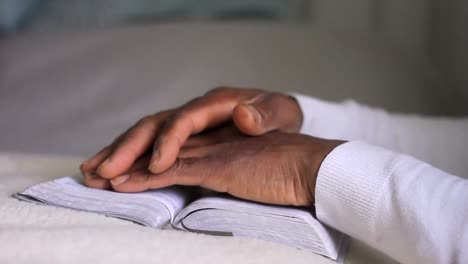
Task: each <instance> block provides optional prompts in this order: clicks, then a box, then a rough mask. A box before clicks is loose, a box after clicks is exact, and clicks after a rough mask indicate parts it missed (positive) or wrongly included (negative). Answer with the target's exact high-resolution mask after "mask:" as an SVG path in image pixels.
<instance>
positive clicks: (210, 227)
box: [14, 177, 347, 261]
mask: <svg viewBox="0 0 468 264" xmlns="http://www.w3.org/2000/svg"><path fill="white" fill-rule="evenodd" d="M14 196H15V197H16V198H18V199H20V200H23V201H29V202H35V203H41V204H48V205H54V206H60V207H66V208H72V209H77V210H82V211H88V212H95V213H99V214H104V215H107V216H112V217H118V218H122V219H126V220H130V221H133V222H136V223H139V224H142V225H145V226H149V227H154V228H163V229H167V228H175V229H181V230H186V231H190V232H201V233H206V234H212V235H229V236H236V237H249V238H256V239H262V240H267V241H272V242H277V243H281V244H286V245H289V246H292V247H295V248H299V249H304V250H309V251H312V252H314V253H317V254H321V255H324V256H326V257H329V258H331V259H334V260H338V261H342V256H343V254H344V251H345V248H346V242H347V239H346V237H345V236H344V235H343V234H341V233H339V232H337V231H335V230H333V229H331V228H328V227H326V226H324V225H322V224H321V223H320V222H318V221H317V220H316V219H315V218H314V217H313V216H312V214H311V213H310V212H309V210H306V209H302V208H295V207H286V206H273V205H265V204H259V203H253V202H247V201H245V200H241V199H237V198H234V197H232V196H227V195H209V196H199V197H196V196H195V197H194V195H193V194H190V192H189V191H187V189H186V188H184V187H181V186H174V187H169V188H164V189H160V190H151V191H146V192H141V193H117V192H113V191H106V190H98V189H92V188H88V187H86V186H84V185H82V184H81V183H80V181H79V180H77V179H75V178H72V177H65V178H60V179H57V180H54V181H50V182H45V183H41V184H38V185H35V186H32V187H29V188H28V189H26V190H25V191H23V192H21V193H18V194H15V195H14Z"/></svg>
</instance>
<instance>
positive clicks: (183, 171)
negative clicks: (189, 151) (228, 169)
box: [112, 158, 209, 192]
mask: <svg viewBox="0 0 468 264" xmlns="http://www.w3.org/2000/svg"><path fill="white" fill-rule="evenodd" d="M207 161H208V159H203V158H202V159H199V158H189V159H177V160H176V162H175V163H174V164H173V166H171V168H170V169H168V170H166V171H165V172H163V173H161V174H154V173H151V172H150V171H148V170H139V171H135V172H133V173H130V174H128V175H123V176H121V177H122V178H121V177H118V178H116V179H113V180H112V188H113V189H114V190H115V191H118V192H141V191H145V190H149V189H159V188H164V187H168V186H172V185H191V186H195V185H201V184H202V183H203V180H204V178H205V177H206V176H207V174H208V173H209V171H208V170H207V165H209V164H208V162H207ZM117 180H118V181H117Z"/></svg>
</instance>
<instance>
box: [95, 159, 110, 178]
mask: <svg viewBox="0 0 468 264" xmlns="http://www.w3.org/2000/svg"><path fill="white" fill-rule="evenodd" d="M108 164H109V159H106V160H105V161H103V162H102V163H101V165H99V167H98V168H97V170H96V172H97V173H98V174H100V171H101V170H102V167H103V166H104V165H108Z"/></svg>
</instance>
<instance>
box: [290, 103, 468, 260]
mask: <svg viewBox="0 0 468 264" xmlns="http://www.w3.org/2000/svg"><path fill="white" fill-rule="evenodd" d="M294 96H295V97H296V99H297V100H298V102H299V104H300V106H301V108H302V111H303V113H304V122H303V126H302V129H301V133H304V134H308V135H312V136H315V137H322V138H334V139H344V140H348V141H350V142H348V143H345V144H343V145H341V146H339V147H337V148H336V149H335V150H333V151H332V152H331V153H330V154H329V155H328V157H327V158H326V159H325V160H324V162H323V163H322V165H321V168H320V170H319V174H318V178H317V185H316V191H315V200H316V201H315V202H316V204H315V206H316V212H317V217H318V219H319V220H320V221H322V222H323V223H325V224H327V225H329V226H332V227H334V228H336V229H338V230H341V231H342V232H344V233H347V234H349V235H351V236H352V237H354V238H356V239H359V240H362V241H364V242H366V243H368V244H369V245H371V246H373V247H375V248H376V249H378V250H381V251H383V252H385V253H386V254H388V255H390V256H391V257H393V258H395V259H396V260H398V261H400V262H402V263H468V180H466V179H463V178H461V177H465V178H466V177H468V119H443V118H427V117H421V116H404V115H396V114H389V113H387V112H385V111H383V110H379V109H374V108H369V107H366V106H362V105H359V104H356V103H354V102H352V101H348V102H344V103H340V104H338V103H330V102H324V101H320V100H318V99H315V98H310V97H306V96H302V95H297V94H296V95H294ZM409 155H411V156H413V157H415V158H413V157H411V156H409ZM418 159H419V160H418ZM430 164H431V165H430ZM436 167H438V168H440V169H438V168H436ZM441 169H442V170H441ZM444 170H445V171H444ZM455 175H458V176H455Z"/></svg>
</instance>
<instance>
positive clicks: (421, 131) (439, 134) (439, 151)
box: [292, 94, 468, 177]
mask: <svg viewBox="0 0 468 264" xmlns="http://www.w3.org/2000/svg"><path fill="white" fill-rule="evenodd" d="M292 96H294V97H295V98H296V100H297V101H298V103H299V105H300V107H301V109H302V112H303V114H304V120H303V125H302V129H301V133H303V134H309V135H311V136H315V137H321V138H333V139H342V140H347V141H352V140H359V141H365V142H367V143H370V144H373V145H377V146H381V147H384V148H387V149H390V150H393V151H397V152H401V153H405V154H408V155H411V156H413V157H416V158H418V159H420V160H423V161H425V162H427V163H429V164H431V165H433V166H435V167H438V168H441V169H443V170H445V171H448V172H450V173H452V174H455V175H460V176H465V177H466V176H468V118H458V119H450V118H428V117H422V116H417V115H402V114H390V113H387V112H386V111H384V110H381V109H377V108H371V107H367V106H364V105H360V104H357V103H355V102H353V101H346V102H343V103H332V102H326V101H322V100H319V99H316V98H312V97H307V96H303V95H299V94H292Z"/></svg>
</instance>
